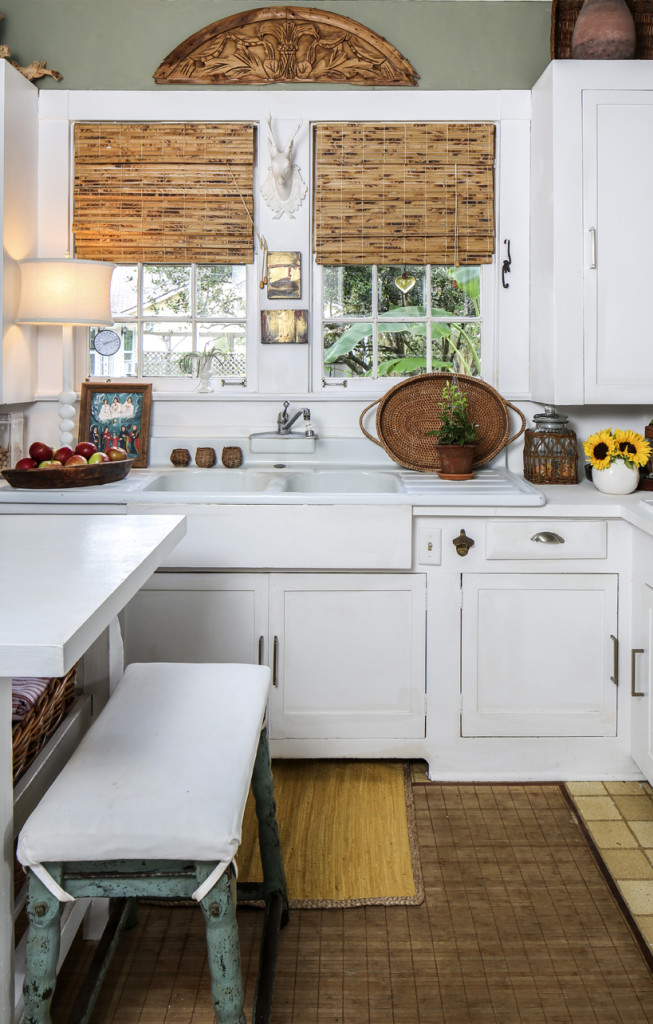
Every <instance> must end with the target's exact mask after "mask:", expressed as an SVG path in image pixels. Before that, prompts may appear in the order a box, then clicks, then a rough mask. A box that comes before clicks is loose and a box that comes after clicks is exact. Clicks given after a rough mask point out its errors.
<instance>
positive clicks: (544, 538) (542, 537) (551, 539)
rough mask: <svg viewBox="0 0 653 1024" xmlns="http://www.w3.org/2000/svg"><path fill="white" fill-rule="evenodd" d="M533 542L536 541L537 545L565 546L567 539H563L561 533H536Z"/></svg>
mask: <svg viewBox="0 0 653 1024" xmlns="http://www.w3.org/2000/svg"><path fill="white" fill-rule="evenodd" d="M531 540H534V541H535V543H536V544H564V542H565V538H564V537H561V536H560V534H559V533H550V532H549V531H548V530H541V531H540V533H534V534H533V536H532V537H531Z"/></svg>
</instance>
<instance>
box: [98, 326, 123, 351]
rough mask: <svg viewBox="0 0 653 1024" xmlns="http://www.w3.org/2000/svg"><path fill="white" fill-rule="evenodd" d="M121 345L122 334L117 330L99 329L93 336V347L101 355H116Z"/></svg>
mask: <svg viewBox="0 0 653 1024" xmlns="http://www.w3.org/2000/svg"><path fill="white" fill-rule="evenodd" d="M120 345H121V341H120V335H118V334H116V332H115V331H98V332H97V334H96V335H95V337H94V338H93V348H94V349H95V351H96V352H99V354H100V355H101V356H114V355H115V354H116V352H117V351H118V349H119V348H120Z"/></svg>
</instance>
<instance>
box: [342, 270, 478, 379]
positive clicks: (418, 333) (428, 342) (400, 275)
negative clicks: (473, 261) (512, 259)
mask: <svg viewBox="0 0 653 1024" xmlns="http://www.w3.org/2000/svg"><path fill="white" fill-rule="evenodd" d="M322 311H323V319H322V346H323V372H324V377H325V378H331V379H333V378H338V377H341V378H371V379H373V380H375V379H380V378H381V379H384V378H388V377H395V378H396V377H408V376H413V375H415V374H417V373H424V372H425V371H426V372H429V371H431V370H453V371H455V372H457V373H467V374H470V375H471V376H479V375H480V373H481V331H482V317H481V268H480V267H478V266H475V267H442V266H428V265H427V266H327V267H324V268H322Z"/></svg>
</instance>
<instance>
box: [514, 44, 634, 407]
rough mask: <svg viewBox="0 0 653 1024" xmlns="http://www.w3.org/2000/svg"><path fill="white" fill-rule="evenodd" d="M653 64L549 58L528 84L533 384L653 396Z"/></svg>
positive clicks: (553, 390)
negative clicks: (652, 311)
mask: <svg viewBox="0 0 653 1024" xmlns="http://www.w3.org/2000/svg"><path fill="white" fill-rule="evenodd" d="M652 166H653V68H652V67H651V66H650V64H649V62H647V61H553V62H552V63H551V64H550V65H549V67H548V68H547V70H546V71H545V73H544V74H543V75H542V77H541V78H540V79H539V81H538V82H537V83H536V85H535V87H534V89H533V95H532V138H531V196H532V205H531V394H532V397H533V399H534V400H535V401H542V402H549V403H555V404H559V405H583V404H625V403H640V404H645V403H649V402H650V398H651V393H652V392H653V360H652V359H651V351H652V348H653V345H652V343H653V324H652V322H651V318H650V317H649V316H648V311H647V305H648V297H649V295H650V293H651V264H652V262H653V259H652V256H651V249H650V246H649V244H648V243H649V239H650V238H651V237H653V235H652V232H653V198H652V189H651V171H650V169H651V167H652Z"/></svg>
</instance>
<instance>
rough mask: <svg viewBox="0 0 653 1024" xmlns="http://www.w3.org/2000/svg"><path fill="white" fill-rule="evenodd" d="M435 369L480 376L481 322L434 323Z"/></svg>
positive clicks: (433, 347)
mask: <svg viewBox="0 0 653 1024" xmlns="http://www.w3.org/2000/svg"><path fill="white" fill-rule="evenodd" d="M432 332H433V333H432V338H433V344H432V352H433V369H434V370H453V371H454V372H455V373H467V374H470V376H472V377H478V376H480V373H481V325H480V323H463V324H461V323H449V324H444V323H441V322H438V323H434V324H433V325H432Z"/></svg>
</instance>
